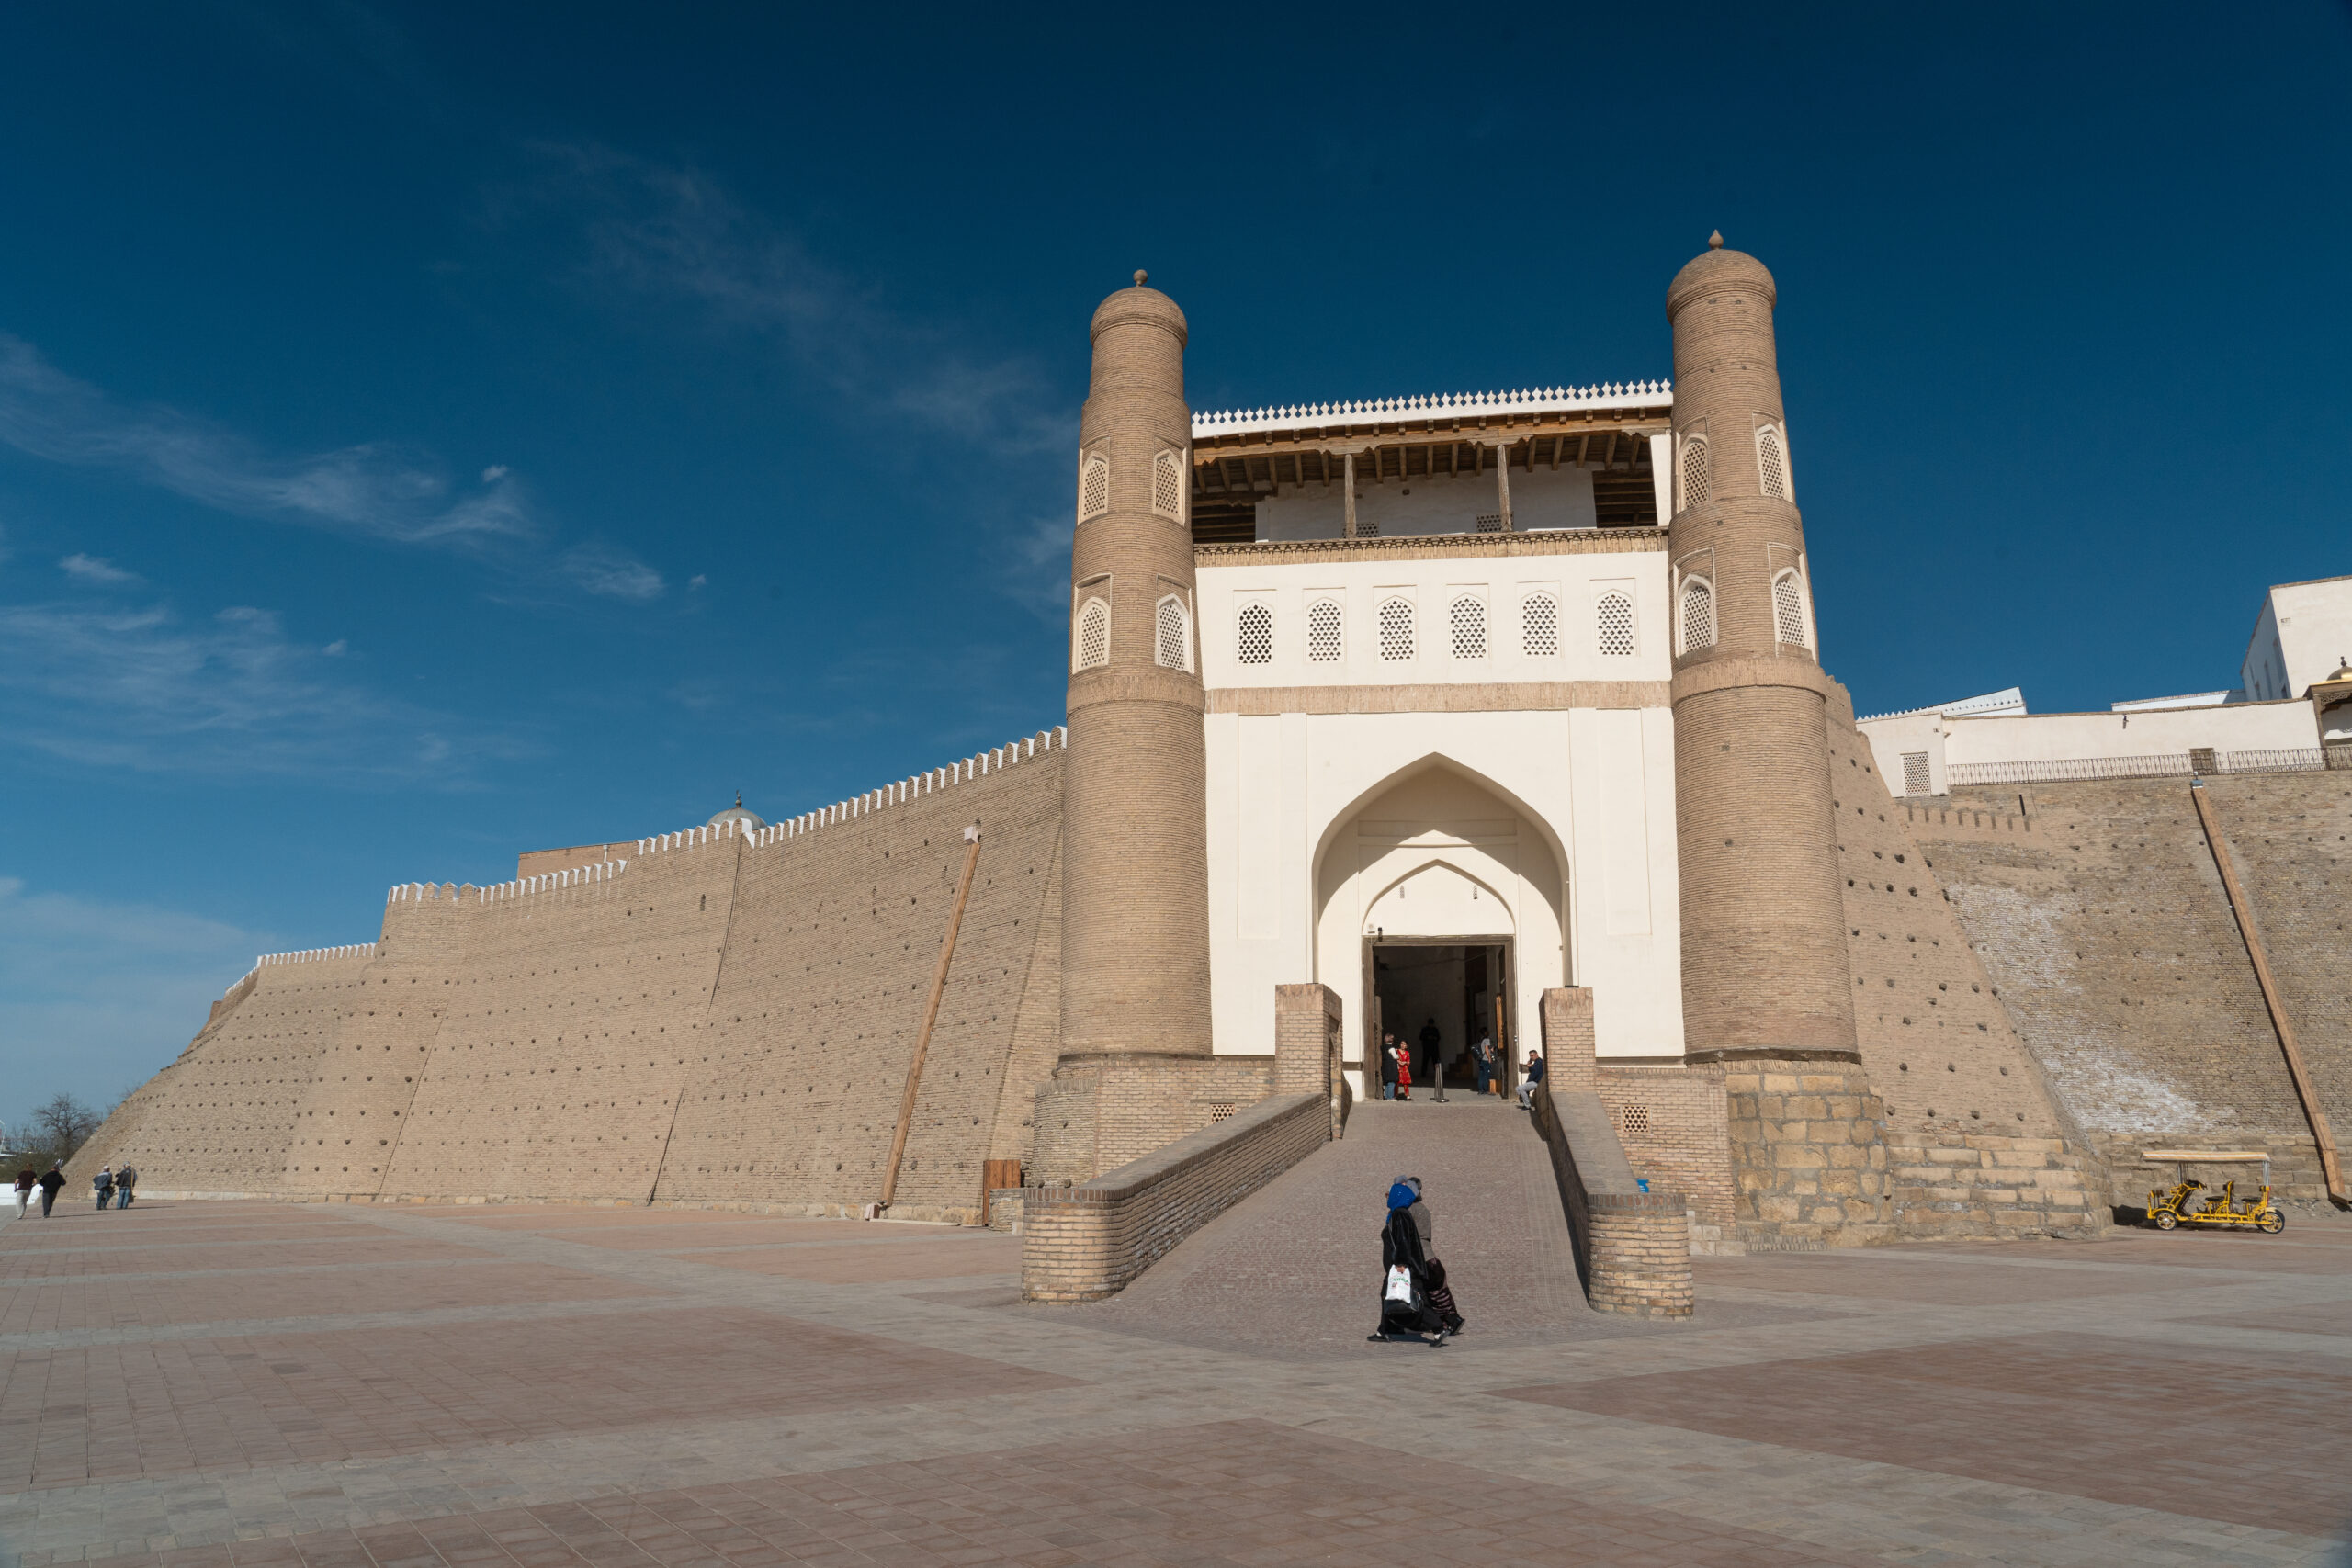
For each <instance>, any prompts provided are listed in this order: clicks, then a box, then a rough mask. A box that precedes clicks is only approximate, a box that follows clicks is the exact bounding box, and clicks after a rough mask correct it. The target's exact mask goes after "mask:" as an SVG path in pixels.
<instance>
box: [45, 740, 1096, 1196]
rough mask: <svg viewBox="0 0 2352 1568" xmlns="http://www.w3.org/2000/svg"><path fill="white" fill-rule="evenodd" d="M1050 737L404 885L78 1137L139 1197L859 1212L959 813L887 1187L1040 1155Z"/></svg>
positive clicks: (1056, 796)
mask: <svg viewBox="0 0 2352 1568" xmlns="http://www.w3.org/2000/svg"><path fill="white" fill-rule="evenodd" d="M1062 757H1063V750H1062V743H1061V738H1060V737H1059V736H1058V734H1057V733H1053V732H1049V733H1047V734H1045V735H1040V736H1037V737H1035V738H1032V739H1028V740H1024V741H1022V742H1017V743H1015V744H1014V745H1012V746H1010V747H1005V748H1001V749H999V750H995V751H992V752H989V753H986V754H984V755H983V756H980V757H976V758H974V759H971V760H970V761H965V762H959V763H957V764H956V765H954V766H953V767H952V768H947V769H941V770H938V771H936V772H935V773H928V774H924V775H920V776H918V777H917V778H913V779H909V780H905V781H901V782H900V783H899V784H893V785H890V786H888V787H887V788H885V789H881V790H876V791H872V792H869V793H868V794H867V795H862V796H860V797H858V798H857V799H856V800H854V801H846V802H842V804H840V805H838V806H835V807H827V808H825V809H824V810H822V811H819V812H811V813H809V814H808V815H806V816H804V817H800V818H793V819H792V820H791V821H789V822H786V823H780V824H777V825H776V826H775V827H773V828H769V829H761V830H754V831H750V832H746V831H743V830H741V829H740V828H738V827H737V826H735V825H733V824H721V825H719V826H717V827H713V828H703V829H694V830H692V831H689V832H681V833H673V834H665V835H662V836H660V837H658V838H653V839H646V840H635V841H634V842H632V843H627V844H622V845H618V846H615V848H616V849H618V850H620V851H624V852H627V853H625V854H621V855H617V856H616V858H612V859H608V860H604V861H597V862H593V863H582V864H576V865H563V866H555V867H552V868H550V869H548V870H545V871H542V872H535V873H534V874H532V875H530V876H527V877H525V878H522V879H518V880H517V881H515V882H510V883H503V884H500V885H497V886H490V887H476V886H453V885H449V884H440V885H434V884H409V885H404V886H400V887H396V888H394V889H392V890H391V892H390V895H389V896H388V897H387V899H386V902H385V907H384V917H383V926H382V932H381V936H380V938H379V941H378V942H375V943H373V944H371V945H365V946H361V947H356V948H349V949H328V950H322V951H320V952H319V953H305V954H280V955H274V956H273V957H272V958H270V959H267V960H265V961H264V962H262V963H261V964H257V965H256V968H255V970H254V973H253V974H252V975H249V976H246V977H245V978H244V979H243V980H241V981H240V982H239V983H238V985H237V986H235V987H232V988H231V991H230V993H229V995H228V996H226V997H224V998H222V1001H221V1003H220V1004H219V1005H217V1006H216V1007H215V1009H214V1010H213V1017H212V1018H211V1019H210V1021H208V1023H207V1025H206V1027H205V1029H204V1031H203V1032H201V1033H200V1034H199V1035H198V1037H197V1039H196V1040H195V1041H194V1042H192V1043H190V1044H189V1046H188V1048H187V1050H186V1051H185V1052H183V1053H182V1054H181V1055H180V1057H179V1058H178V1060H176V1061H175V1063H174V1064H173V1065H172V1066H169V1067H167V1068H165V1069H164V1071H163V1072H162V1073H160V1074H158V1075H157V1076H156V1077H155V1078H154V1079H153V1080H151V1081H150V1082H149V1083H148V1084H147V1085H145V1086H143V1087H142V1088H141V1089H140V1090H139V1091H138V1092H137V1093H135V1094H134V1095H132V1096H131V1097H130V1100H127V1101H126V1102H125V1104H124V1105H123V1106H122V1107H121V1108H120V1110H119V1111H117V1113H116V1114H115V1115H114V1116H113V1117H112V1118H110V1119H109V1121H108V1122H107V1125H106V1127H104V1128H103V1129H101V1130H100V1132H99V1134H97V1135H96V1137H95V1138H93V1139H92V1141H91V1143H90V1144H89V1145H87V1146H86V1147H85V1150H84V1151H83V1153H82V1155H81V1156H79V1157H78V1158H77V1159H76V1161H75V1168H76V1171H77V1173H78V1172H79V1171H80V1169H81V1168H83V1167H85V1166H86V1167H87V1168H90V1169H95V1168H96V1165H97V1164H98V1163H99V1162H100V1161H102V1160H111V1161H113V1162H114V1163H117V1164H120V1163H121V1162H122V1161H124V1160H125V1159H128V1160H130V1161H132V1162H133V1163H135V1164H136V1165H137V1166H138V1167H139V1168H140V1169H141V1175H142V1186H143V1188H144V1189H145V1190H147V1191H148V1192H150V1193H151V1194H154V1195H158V1196H160V1195H163V1194H164V1193H169V1192H186V1193H205V1194H216V1193H239V1194H255V1195H272V1196H288V1197H304V1198H312V1199H324V1200H341V1201H567V1202H616V1203H645V1202H648V1201H654V1202H677V1203H691V1204H698V1205H729V1206H741V1207H748V1208H762V1209H786V1210H817V1211H820V1212H831V1211H840V1210H853V1211H854V1209H855V1208H857V1207H858V1206H860V1205H862V1204H864V1203H865V1202H868V1201H872V1200H873V1199H875V1198H876V1196H877V1195H878V1190H879V1187H880V1180H881V1171H880V1162H881V1160H882V1159H883V1158H884V1157H885V1155H886V1152H887V1150H888V1145H889V1141H890V1132H891V1128H892V1126H893V1124H894V1122H895V1119H896V1114H897V1107H898V1103H899V1095H900V1091H901V1089H902V1088H903V1085H904V1082H905V1075H906V1070H907V1066H908V1062H909V1059H910V1055H911V1053H912V1049H913V1041H914V1034H915V1031H916V1028H917V1026H918V1024H919V1022H920V1018H921V1013H922V1006H923V1003H924V1000H925V998H926V994H927V989H928V986H929V982H930V978H931V975H932V972H933V967H934V965H935V964H936V963H937V961H938V957H939V952H940V945H941V941H942V938H943V936H944V932H945V929H946V919H947V912H948V906H949V903H950V901H951V898H952V896H953V892H954V876H955V872H956V868H957V865H958V864H959V863H960V861H961V858H962V849H963V829H965V828H966V827H967V826H968V825H970V824H972V823H974V822H978V824H979V825H980V827H981V831H982V850H981V854H980V859H979V863H978V871H977V874H976V877H975V881H974V886H973V890H972V895H971V899H970V902H969V906H968V908H967V911H966V914H965V917H964V920H963V923H962V927H961V931H960V934H959V937H958V940H957V942H956V950H955V956H954V962H953V964H952V966H951V968H950V971H949V976H948V985H947V990H946V993H945V996H944V1002H943V1006H942V1010H941V1015H940V1020H939V1023H938V1026H937V1030H936V1032H935V1033H934V1035H933V1040H932V1043H931V1050H930V1055H929V1060H928V1063H927V1066H926V1067H925V1070H924V1073H923V1077H922V1093H921V1096H920V1097H919V1100H918V1102H917V1106H916V1114H915V1119H914V1123H913V1126H912V1129H911V1135H910V1139H909V1143H908V1148H907V1156H906V1160H905V1167H904V1170H903V1173H902V1176H901V1179H900V1181H899V1202H898V1204H897V1205H896V1212H898V1213H906V1214H910V1215H915V1216H922V1215H926V1214H929V1215H933V1216H937V1217H949V1216H954V1217H967V1216H976V1215H977V1213H978V1207H979V1201H980V1178H981V1165H982V1162H983V1161H984V1160H986V1159H988V1158H989V1157H992V1156H993V1157H997V1158H1012V1159H1021V1160H1026V1159H1027V1158H1028V1157H1029V1156H1030V1151H1031V1143H1032V1132H1033V1130H1032V1128H1031V1126H1030V1121H1031V1116H1032V1108H1033V1106H1034V1104H1035V1089H1036V1087H1037V1084H1038V1083H1039V1081H1040V1080H1042V1079H1043V1078H1044V1077H1046V1075H1047V1074H1048V1073H1049V1072H1050V1071H1051V1068H1052V1064H1053V1060H1054V1057H1055V1054H1056V1053H1055V1043H1056V1042H1055V1039H1054V1022H1055V1018H1056V1014H1057V1006H1058V1002H1057V998H1058V978H1059V976H1058V964H1059V955H1060V949H1059V945H1058V917H1059V909H1058V904H1057V875H1058V863H1059V831H1060V800H1061V765H1062Z"/></svg>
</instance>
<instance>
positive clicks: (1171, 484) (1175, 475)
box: [1151, 452, 1184, 518]
mask: <svg viewBox="0 0 2352 1568" xmlns="http://www.w3.org/2000/svg"><path fill="white" fill-rule="evenodd" d="M1151 509H1152V510H1153V511H1154V512H1157V513H1159V514H1160V515H1161V516H1162V517H1179V518H1181V517H1182V516H1183V515H1184V465H1183V463H1182V461H1181V460H1180V459H1179V458H1178V457H1177V456H1176V454H1175V453H1173V452H1162V453H1161V454H1160V455H1159V457H1154V458H1153V459H1152V460H1151Z"/></svg>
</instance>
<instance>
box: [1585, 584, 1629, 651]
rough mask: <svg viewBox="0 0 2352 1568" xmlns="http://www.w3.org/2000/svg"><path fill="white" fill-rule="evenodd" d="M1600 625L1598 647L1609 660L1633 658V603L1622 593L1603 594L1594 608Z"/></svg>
mask: <svg viewBox="0 0 2352 1568" xmlns="http://www.w3.org/2000/svg"><path fill="white" fill-rule="evenodd" d="M1595 611H1596V618H1597V619H1598V622H1599V625H1600V639H1599V646H1600V651H1601V653H1602V654H1603V655H1604V656H1606V657H1607V658H1611V659H1631V658H1632V657H1633V656H1634V602H1633V600H1631V599H1629V598H1627V597H1626V596H1625V595H1624V594H1623V593H1604V594H1602V595H1601V596H1600V604H1598V605H1597V606H1595Z"/></svg>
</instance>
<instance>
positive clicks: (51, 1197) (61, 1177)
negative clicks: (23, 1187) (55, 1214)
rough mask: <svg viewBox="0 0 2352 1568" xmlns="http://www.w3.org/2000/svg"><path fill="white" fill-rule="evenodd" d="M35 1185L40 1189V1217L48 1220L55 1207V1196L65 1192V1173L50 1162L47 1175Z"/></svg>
mask: <svg viewBox="0 0 2352 1568" xmlns="http://www.w3.org/2000/svg"><path fill="white" fill-rule="evenodd" d="M36 1185H38V1186H39V1187H40V1217H41V1218H42V1219H44V1220H45V1219H47V1218H49V1212H50V1210H51V1209H52V1208H54V1207H56V1205H57V1195H58V1194H59V1193H60V1192H62V1191H63V1190H65V1173H64V1172H63V1171H62V1170H60V1169H58V1168H57V1167H56V1165H55V1163H53V1162H52V1163H51V1166H50V1168H49V1170H48V1172H47V1174H45V1175H44V1176H42V1177H41V1179H40V1181H39V1182H38V1183H36Z"/></svg>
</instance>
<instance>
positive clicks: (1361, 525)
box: [1356, 517, 1380, 539]
mask: <svg viewBox="0 0 2352 1568" xmlns="http://www.w3.org/2000/svg"><path fill="white" fill-rule="evenodd" d="M1356 537H1357V538H1359V539H1377V538H1378V537H1380V525H1379V524H1377V523H1375V522H1374V521H1373V520H1372V519H1371V518H1369V517H1359V518H1357V519H1356Z"/></svg>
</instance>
